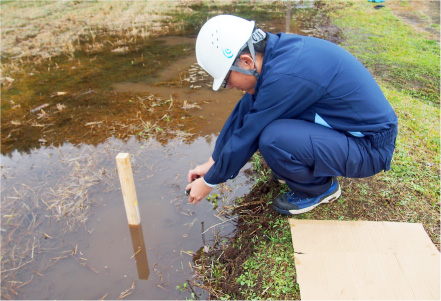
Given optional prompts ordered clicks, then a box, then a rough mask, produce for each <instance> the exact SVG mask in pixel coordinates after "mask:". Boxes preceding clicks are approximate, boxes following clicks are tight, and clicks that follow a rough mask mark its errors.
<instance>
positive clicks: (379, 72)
mask: <svg viewBox="0 0 441 301" xmlns="http://www.w3.org/2000/svg"><path fill="white" fill-rule="evenodd" d="M331 17H332V18H333V19H334V22H335V24H336V25H337V26H338V27H340V28H341V29H342V30H343V32H344V36H345V38H346V41H345V42H344V43H343V44H342V46H343V47H344V48H346V49H347V50H349V51H350V52H351V53H353V54H354V55H355V56H356V57H357V58H358V59H359V60H360V61H361V62H362V63H363V64H364V65H365V66H366V67H367V68H368V69H369V70H370V71H371V72H372V73H373V75H374V76H375V77H376V78H377V79H380V80H383V81H386V82H387V83H388V84H389V85H391V86H392V87H394V88H395V89H397V90H402V91H404V92H405V93H406V94H408V95H411V96H414V97H415V98H418V99H421V100H424V101H427V102H429V103H433V104H439V101H440V100H439V93H440V88H439V82H440V65H439V57H440V48H439V43H438V42H437V41H435V40H431V39H427V37H425V36H424V35H422V34H421V33H417V32H416V31H415V30H414V29H413V28H412V27H411V26H410V25H409V24H407V23H405V22H404V21H403V20H401V19H399V18H398V17H396V16H395V15H394V14H393V13H392V11H391V10H390V9H388V8H387V7H386V8H384V9H381V10H375V9H372V6H371V5H370V4H368V3H367V2H366V3H361V2H356V3H352V5H347V6H346V7H345V9H336V10H334V12H333V13H332V14H331Z"/></svg>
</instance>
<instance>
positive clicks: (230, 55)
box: [222, 48, 233, 59]
mask: <svg viewBox="0 0 441 301" xmlns="http://www.w3.org/2000/svg"><path fill="white" fill-rule="evenodd" d="M222 52H223V53H224V55H225V57H226V58H228V59H230V58H232V57H233V52H231V50H230V49H223V48H222Z"/></svg>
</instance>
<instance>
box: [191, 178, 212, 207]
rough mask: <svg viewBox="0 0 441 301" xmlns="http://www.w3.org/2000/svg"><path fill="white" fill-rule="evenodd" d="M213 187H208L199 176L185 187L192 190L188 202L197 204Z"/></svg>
mask: <svg viewBox="0 0 441 301" xmlns="http://www.w3.org/2000/svg"><path fill="white" fill-rule="evenodd" d="M212 189H213V188H211V187H208V186H207V185H205V183H204V179H203V178H198V179H196V180H194V181H193V182H191V183H190V184H188V185H187V187H185V190H187V191H188V190H190V195H189V197H188V202H189V203H192V204H194V205H196V204H197V203H199V202H200V201H201V200H202V199H203V198H204V197H206V196H207V195H208V194H209V193H210V192H211V190H212Z"/></svg>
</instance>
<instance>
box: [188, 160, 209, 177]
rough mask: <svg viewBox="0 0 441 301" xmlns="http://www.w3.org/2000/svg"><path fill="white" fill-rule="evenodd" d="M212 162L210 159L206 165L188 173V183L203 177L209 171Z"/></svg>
mask: <svg viewBox="0 0 441 301" xmlns="http://www.w3.org/2000/svg"><path fill="white" fill-rule="evenodd" d="M213 164H214V161H213V159H212V158H210V159H209V160H208V161H207V162H206V163H204V164H202V165H198V166H196V167H195V168H194V169H192V170H190V171H189V172H188V176H187V178H188V182H189V183H191V182H193V181H194V180H196V179H197V178H199V177H203V176H205V174H206V173H207V172H208V171H209V170H210V168H211V166H213Z"/></svg>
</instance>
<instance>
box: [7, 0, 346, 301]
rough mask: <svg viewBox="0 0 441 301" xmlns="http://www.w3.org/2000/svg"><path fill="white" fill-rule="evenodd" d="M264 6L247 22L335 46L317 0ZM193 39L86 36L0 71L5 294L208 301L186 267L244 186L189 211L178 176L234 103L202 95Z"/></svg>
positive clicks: (219, 232) (204, 87)
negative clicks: (136, 212) (133, 212)
mask: <svg viewBox="0 0 441 301" xmlns="http://www.w3.org/2000/svg"><path fill="white" fill-rule="evenodd" d="M270 7H271V6H270ZM195 9H196V8H195ZM219 9H220V12H222V10H221V9H223V12H229V13H233V12H231V7H226V8H225V7H224V8H219ZM271 9H272V11H271V13H268V14H267V15H266V16H264V17H263V16H262V14H261V13H260V14H258V12H256V15H255V16H252V17H253V18H254V19H255V20H256V21H257V23H258V24H259V25H260V26H261V27H262V28H263V29H265V30H267V31H270V32H275V33H277V32H279V31H289V32H294V33H301V34H305V35H314V36H318V37H321V38H327V39H329V40H333V41H337V40H338V39H340V37H339V32H338V30H337V29H336V28H335V27H333V26H332V24H327V23H326V22H323V20H324V19H323V16H321V15H320V13H319V11H318V10H317V8H316V7H315V6H314V2H313V1H311V2H306V1H305V2H304V3H303V4H302V5H301V6H297V7H296V6H294V5H291V6H288V7H287V6H283V5H280V4H279V5H276V6H275V7H271ZM248 17H250V16H248ZM294 20H296V22H294ZM319 21H320V25H317V24H318V22H319ZM325 23H326V24H325ZM194 43H195V32H194V30H193V31H190V33H188V32H187V30H183V31H182V32H180V33H179V31H176V32H174V33H173V35H164V36H158V37H151V38H139V39H138V40H136V39H134V40H132V41H130V42H127V43H124V42H123V41H122V40H121V39H120V38H119V37H118V36H112V35H104V34H103V35H100V36H94V35H93V34H92V35H91V36H88V37H85V38H84V39H83V40H82V41H81V50H80V51H75V52H72V54H71V55H67V56H66V55H64V56H59V57H55V58H51V59H47V60H42V61H41V62H40V63H39V64H31V63H28V64H26V62H24V63H23V64H22V65H20V66H21V67H20V68H23V70H22V71H21V73H20V74H17V73H14V72H13V69H14V67H13V64H10V65H7V66H6V67H5V68H6V69H7V70H6V72H7V73H8V72H9V73H10V74H11V76H10V77H8V78H9V79H8V80H7V81H6V82H5V83H3V85H2V100H1V101H2V102H1V104H2V120H1V123H2V132H1V141H2V145H1V153H2V155H1V166H2V182H1V194H2V195H1V207H2V217H1V233H2V246H1V248H2V264H1V271H2V276H1V277H2V298H4V299H125V298H127V299H184V298H196V297H202V298H204V297H205V298H206V297H207V296H208V295H206V293H205V292H204V291H202V290H200V289H198V288H197V286H195V285H193V286H192V285H191V282H189V281H191V280H192V279H194V278H195V275H196V274H197V271H195V269H194V266H193V264H194V261H193V260H194V259H195V258H197V256H198V254H199V253H200V252H208V251H209V250H210V248H211V247H212V246H214V245H215V244H216V243H217V242H219V241H220V240H223V239H226V238H227V237H228V235H229V234H230V233H231V232H232V231H234V229H235V227H234V222H235V216H234V215H231V214H230V210H231V207H232V204H233V201H234V199H235V198H237V197H239V196H242V195H244V194H245V193H247V191H249V188H250V187H251V185H252V182H253V181H252V178H250V177H249V176H246V175H245V174H244V173H240V175H239V176H238V177H237V178H236V179H235V180H233V181H230V182H228V183H227V185H220V186H219V187H217V188H216V189H214V190H213V193H212V194H211V195H210V197H209V200H205V201H203V202H201V203H200V204H198V205H197V206H193V205H189V204H187V203H186V202H187V197H185V196H184V188H185V186H186V184H187V180H186V177H187V172H188V170H189V169H190V168H192V167H194V166H196V165H197V164H200V163H204V162H205V161H206V160H207V159H208V158H209V157H210V155H211V152H212V150H213V148H214V143H215V141H216V137H217V135H218V133H219V131H220V130H221V127H222V125H223V123H224V121H225V120H226V118H227V117H228V115H229V113H230V111H231V110H232V109H233V108H234V106H235V104H236V102H237V101H238V99H240V97H241V95H242V92H240V91H235V90H228V89H227V90H222V91H219V92H213V91H212V90H211V88H210V87H211V78H210V77H209V76H208V75H207V74H206V73H205V72H204V71H203V70H202V69H201V68H200V67H199V66H198V65H197V64H196V58H195V54H194ZM8 68H9V69H8ZM14 74H17V76H16V77H15V78H13V76H14ZM121 152H125V153H130V156H131V159H132V168H133V172H134V177H135V185H136V190H137V195H138V203H139V209H140V217H141V221H142V228H141V229H140V228H138V229H135V230H134V229H132V231H131V229H130V228H129V226H128V224H127V217H126V213H125V210H124V203H123V199H122V194H121V189H120V184H119V180H118V175H117V171H116V162H115V157H116V156H117V155H118V153H121ZM250 167H251V164H248V165H247V166H246V167H245V169H249V168H250ZM144 248H145V252H144V251H143V250H144ZM136 250H139V252H138V251H136ZM140 255H141V256H140Z"/></svg>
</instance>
